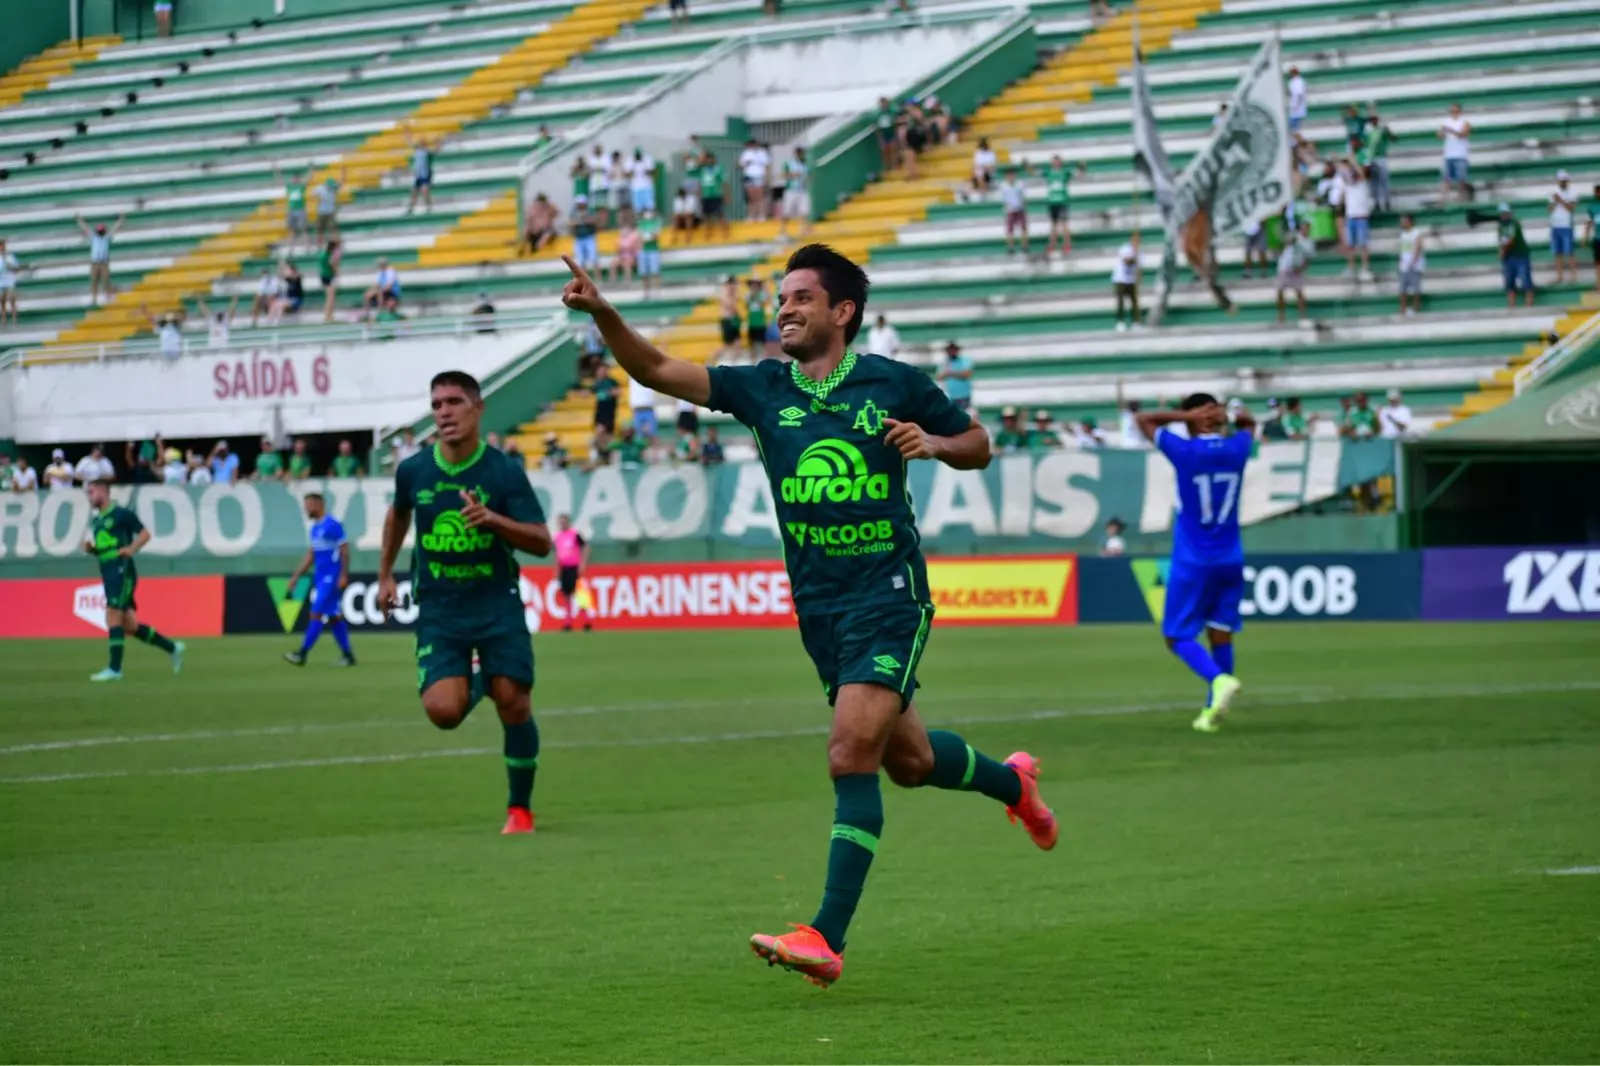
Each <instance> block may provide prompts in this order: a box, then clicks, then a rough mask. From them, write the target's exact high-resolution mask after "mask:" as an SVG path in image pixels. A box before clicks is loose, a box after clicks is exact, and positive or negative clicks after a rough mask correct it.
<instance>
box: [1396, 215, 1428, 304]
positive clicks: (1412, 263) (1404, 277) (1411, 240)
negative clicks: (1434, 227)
mask: <svg viewBox="0 0 1600 1066" xmlns="http://www.w3.org/2000/svg"><path fill="white" fill-rule="evenodd" d="M1427 268H1428V256H1427V254H1426V251H1425V249H1424V248H1423V238H1422V231H1421V230H1419V229H1417V222H1416V220H1415V219H1414V218H1412V217H1411V216H1410V215H1401V216H1400V313H1401V314H1402V315H1405V316H1406V317H1407V318H1409V317H1411V316H1412V315H1415V314H1416V313H1417V312H1418V311H1421V310H1422V274H1423V271H1425V270H1427Z"/></svg>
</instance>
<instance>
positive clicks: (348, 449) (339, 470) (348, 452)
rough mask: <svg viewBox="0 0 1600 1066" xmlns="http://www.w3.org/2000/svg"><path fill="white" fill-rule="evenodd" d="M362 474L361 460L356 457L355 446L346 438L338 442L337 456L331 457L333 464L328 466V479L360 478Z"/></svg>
mask: <svg viewBox="0 0 1600 1066" xmlns="http://www.w3.org/2000/svg"><path fill="white" fill-rule="evenodd" d="M361 474H362V468H361V458H360V456H358V455H356V446H355V445H354V444H351V443H350V441H349V439H348V438H346V439H345V440H342V441H340V442H339V454H338V455H335V456H334V457H333V462H332V463H330V464H328V476H329V477H360V476H361Z"/></svg>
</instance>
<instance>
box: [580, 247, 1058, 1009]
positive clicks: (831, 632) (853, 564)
mask: <svg viewBox="0 0 1600 1066" xmlns="http://www.w3.org/2000/svg"><path fill="white" fill-rule="evenodd" d="M567 267H568V268H569V269H570V270H571V271H572V280H571V281H569V282H568V283H567V287H566V291H565V294H564V296H563V299H564V300H565V302H566V304H567V306H568V307H571V308H573V309H575V310H579V311H583V312H585V313H587V314H589V315H592V316H593V317H594V320H595V322H596V323H598V325H599V327H600V332H601V333H602V334H603V335H604V336H605V340H606V344H607V346H608V347H610V349H611V351H612V352H613V354H614V355H615V357H616V360H617V363H618V364H619V365H620V366H621V367H622V368H623V369H624V370H626V371H627V372H628V373H629V374H630V375H632V376H633V377H634V378H635V379H636V380H637V381H639V382H641V383H642V384H644V385H647V386H649V387H650V388H653V389H655V390H656V391H658V392H664V393H667V394H668V395H670V396H675V397H677V398H679V399H682V400H688V401H689V402H691V403H694V404H697V405H700V406H705V407H710V408H713V409H715V410H719V411H726V412H728V413H729V414H731V415H733V416H734V417H735V418H737V419H738V420H739V421H740V422H742V423H744V424H745V425H747V426H749V427H750V430H751V432H752V433H753V434H754V435H755V438H756V442H757V445H758V447H759V449H760V452H761V457H762V462H763V463H764V464H765V466H766V470H767V477H768V479H769V480H770V482H771V484H772V495H773V500H774V505H775V507H776V509H777V514H778V525H779V528H780V530H781V533H780V534H779V535H780V536H781V537H782V538H783V540H784V549H785V552H784V555H785V560H786V565H787V567H788V570H789V581H790V586H791V588H792V590H793V596H794V605H795V610H796V612H797V613H798V615H799V621H800V639H801V642H802V643H803V644H804V645H805V649H806V652H807V653H808V654H809V655H810V656H811V660H812V662H814V663H815V664H816V667H817V672H818V674H820V675H821V677H822V683H823V687H824V689H825V691H826V692H827V696H828V702H829V703H830V704H832V705H833V708H834V711H833V726H832V731H831V733H830V734H829V737H828V772H829V774H830V776H831V777H832V778H833V790H834V804H835V805H834V823H833V833H832V838H831V841H830V843H829V848H828V874H827V882H826V888H825V889H824V891H823V896H822V906H821V909H820V910H818V912H817V915H816V917H815V918H813V919H812V920H811V924H809V925H798V926H795V927H794V931H793V932H791V933H785V934H783V935H781V936H768V935H764V934H758V935H756V936H754V937H752V938H751V940H750V944H751V947H752V948H753V949H754V950H755V952H756V954H757V955H759V956H761V957H762V958H764V959H766V960H767V961H768V963H769V964H774V965H781V966H783V967H784V968H785V969H791V970H797V971H799V972H800V973H802V974H803V975H805V977H806V978H807V979H808V980H810V981H811V982H813V983H814V984H818V985H822V986H824V987H826V986H827V985H829V984H832V983H833V982H834V981H836V980H837V979H838V978H839V974H840V972H841V971H842V969H843V966H844V958H843V953H844V946H845V931H846V929H847V928H848V927H849V924H850V919H851V916H852V915H853V914H854V913H855V909H856V904H857V902H858V901H859V900H860V898H861V890H862V886H863V885H864V884H865V883H866V878H867V869H868V867H870V866H871V865H872V857H873V855H874V854H876V852H877V850H878V838H879V835H880V834H881V833H882V830H883V798H882V795H881V794H880V792H879V789H878V770H879V769H880V768H881V769H883V770H885V771H887V772H888V774H889V779H890V780H891V781H893V782H894V783H895V784H897V785H901V786H904V787H908V788H915V787H918V786H922V785H932V786H934V787H935V788H947V789H964V790H970V791H975V792H981V793H983V794H984V795H986V796H989V797H991V798H993V799H996V800H999V801H1000V802H1001V803H1003V804H1005V806H1006V809H1007V812H1008V814H1009V815H1010V816H1011V820H1012V821H1013V822H1015V821H1016V820H1017V819H1019V818H1020V819H1021V820H1022V823H1023V825H1024V826H1025V827H1026V828H1027V830H1028V833H1029V835H1030V836H1032V838H1033V841H1034V843H1035V844H1037V845H1038V846H1039V847H1041V848H1045V849H1049V848H1052V847H1054V846H1055V842H1056V820H1055V816H1054V815H1053V814H1051V812H1050V809H1049V808H1048V807H1046V806H1045V805H1044V801H1043V800H1042V799H1041V798H1040V797H1039V786H1038V772H1039V770H1038V763H1037V761H1036V760H1035V759H1034V758H1033V756H1031V755H1029V754H1028V753H1026V752H1017V753H1016V754H1014V755H1012V756H1011V757H1010V758H1009V759H1007V760H1006V761H1005V762H1003V763H1000V762H996V761H995V760H993V759H991V758H989V757H988V756H986V755H983V754H981V753H980V752H977V751H975V750H973V748H972V747H971V746H969V745H968V744H967V743H966V742H965V741H964V740H962V739H961V738H960V737H958V736H956V735H955V734H954V733H948V732H943V731H935V732H932V733H930V732H928V731H927V730H926V729H925V728H924V727H923V725H922V720H921V719H920V718H919V717H918V716H917V712H916V709H915V708H914V707H913V706H912V705H911V699H912V693H913V692H914V691H915V689H916V687H917V680H916V675H917V662H918V660H919V659H921V657H922V652H923V649H924V648H925V647H926V645H927V640H928V629H929V625H930V623H931V622H932V621H933V599H932V596H931V595H930V594H929V591H928V575H927V568H926V567H925V566H924V564H923V560H922V553H921V551H919V550H918V548H917V544H918V537H917V528H916V517H915V515H914V514H913V513H912V509H911V503H910V497H909V495H908V494H907V492H906V485H905V480H906V463H907V461H908V460H911V459H938V460H940V461H941V462H944V463H946V464H948V465H950V466H952V467H955V468H957V469H963V470H974V469H981V468H983V467H985V466H987V465H988V463H989V437H988V434H987V433H986V432H985V431H984V429H983V427H982V426H980V425H979V424H978V423H977V422H975V421H974V420H973V419H972V418H971V417H970V416H969V415H967V414H966V413H965V412H963V411H961V410H959V409H957V408H956V407H955V405H954V404H952V403H951V402H950V400H949V399H948V398H947V397H946V396H945V394H944V393H943V392H941V391H940V390H939V388H938V386H936V385H935V384H934V383H933V381H932V380H931V379H929V378H928V376H927V375H925V374H923V373H922V372H921V371H920V370H918V369H916V368H915V367H912V366H909V365H907V364H905V363H897V362H895V361H893V360H891V359H885V358H882V357H881V356H877V355H871V354H860V355H858V354H857V353H856V352H855V351H853V350H852V349H851V347H850V343H851V342H852V341H853V340H855V337H856V334H857V333H858V332H859V331H860V329H861V321H862V316H863V314H864V312H865V311H866V303H867V276H866V273H865V272H864V271H862V269H861V268H860V267H859V266H857V265H856V264H855V263H852V262H851V261H850V260H849V259H847V258H845V257H844V256H842V255H840V254H839V253H838V252H835V251H834V250H833V249H831V248H828V247H825V246H823V245H818V244H813V245H808V246H806V247H804V248H801V249H799V250H798V251H796V252H795V253H794V255H793V256H791V257H790V259H789V263H788V266H787V268H786V269H785V273H784V278H783V284H782V286H781V288H780V290H779V302H778V317H777V322H778V335H779V342H780V344H781V345H782V347H783V351H784V353H785V354H787V355H789V356H791V357H792V358H793V360H794V362H793V363H784V362H781V361H779V360H776V359H768V360H764V361H763V362H761V363H758V364H757V365H755V366H739V367H732V366H726V367H716V368H712V369H707V368H706V367H704V366H701V365H699V364H697V363H690V362H686V361H684V360H681V359H672V358H668V357H667V356H665V355H663V354H662V353H661V352H659V351H657V350H656V349H655V348H654V347H652V346H651V345H650V343H649V342H648V341H646V340H645V339H644V338H642V337H641V336H639V334H638V333H636V332H634V330H633V329H631V328H630V327H629V326H628V325H627V323H625V322H624V321H623V320H622V317H621V316H620V315H619V314H618V313H617V311H616V309H615V308H613V307H612V306H611V305H610V304H609V303H607V302H606V300H605V299H604V297H602V296H601V295H600V292H599V290H598V289H597V288H596V287H595V284H594V282H593V281H592V280H590V278H589V275H588V274H586V273H584V271H583V270H582V269H581V268H580V267H579V266H578V265H577V264H575V263H573V262H572V260H570V259H569V260H567Z"/></svg>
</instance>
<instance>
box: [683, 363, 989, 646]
mask: <svg viewBox="0 0 1600 1066" xmlns="http://www.w3.org/2000/svg"><path fill="white" fill-rule="evenodd" d="M710 374H711V399H710V402H709V404H708V405H707V406H709V407H711V408H712V409H713V410H717V411H726V412H728V413H729V414H731V415H733V417H734V418H736V419H738V420H739V421H740V422H742V423H744V424H745V425H746V426H749V427H750V430H751V432H752V433H753V434H754V435H755V439H756V444H757V447H758V449H759V451H760V454H761V461H762V463H763V465H764V466H765V467H766V471H767V479H768V480H769V481H770V482H771V484H772V497H773V504H774V507H775V508H776V509H777V514H778V529H779V537H780V538H781V539H782V542H783V548H784V562H785V564H786V565H787V567H788V570H789V585H790V593H791V596H792V598H793V600H794V605H795V609H796V611H798V612H799V613H800V614H802V615H807V614H812V615H815V614H832V613H838V612H842V611H848V610H853V609H856V608H860V607H876V606H880V605H896V604H912V603H929V602H931V596H930V594H929V592H928V576H927V568H926V567H925V566H924V564H923V561H922V552H921V551H920V550H919V549H918V543H919V540H920V538H919V537H918V535H917V524H916V516H915V515H914V514H913V512H912V509H911V497H910V495H909V494H908V492H907V491H906V461H905V460H904V459H903V458H902V457H901V455H900V452H899V451H898V450H897V449H895V448H892V447H890V446H889V445H887V444H885V443H884V437H885V435H886V434H887V433H888V432H889V425H888V423H887V420H888V419H890V418H893V419H896V420H898V421H902V422H915V423H916V424H917V425H919V426H921V427H922V428H923V429H924V430H926V431H927V432H928V433H931V434H935V435H937V436H950V435H953V434H956V433H960V432H962V431H963V430H965V429H966V428H967V427H968V426H969V425H970V424H971V419H970V418H969V417H968V415H967V414H966V412H964V411H961V410H960V409H958V408H957V407H956V406H955V405H954V404H952V403H951V402H950V399H949V397H947V396H946V395H945V394H944V393H943V392H942V391H940V389H939V387H938V386H937V385H936V384H934V382H933V380H932V379H931V378H929V377H928V376H927V375H926V374H924V373H922V371H920V370H918V369H916V368H915V367H913V366H909V365H907V364H905V363H898V362H895V361H894V360H892V359H885V358H883V357H882V356H879V355H856V354H855V353H854V352H850V351H847V352H846V353H845V357H844V361H843V362H841V363H840V364H839V366H838V368H837V369H835V370H834V372H833V373H832V374H830V375H829V376H828V378H827V380H826V381H822V382H815V381H812V380H811V379H810V378H807V377H806V376H805V375H804V374H803V373H802V372H801V370H800V365H799V364H798V363H792V364H790V363H783V362H780V361H778V360H776V359H767V360H763V361H762V362H760V363H758V364H756V365H755V366H721V367H714V368H713V369H712V370H711V371H710Z"/></svg>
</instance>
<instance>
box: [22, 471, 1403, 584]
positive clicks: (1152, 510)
mask: <svg viewBox="0 0 1600 1066" xmlns="http://www.w3.org/2000/svg"><path fill="white" fill-rule="evenodd" d="M1393 469H1394V448H1393V446H1392V445H1391V443H1390V442H1388V441H1360V442H1347V441H1340V440H1337V439H1317V440H1312V441H1286V442H1276V443H1264V444H1262V445H1261V446H1260V447H1259V448H1258V449H1257V454H1256V456H1255V458H1254V459H1253V460H1252V461H1251V463H1250V466H1249V467H1248V468H1247V469H1246V472H1245V482H1244V488H1243V491H1242V494H1241V501H1240V516H1241V519H1242V520H1243V521H1244V522H1245V523H1247V524H1248V523H1251V522H1259V521H1261V520H1263V519H1266V518H1270V517H1272V516H1273V515H1277V514H1283V513H1287V512H1289V511H1293V510H1295V509H1296V508H1299V507H1301V506H1302V505H1304V504H1307V503H1314V502H1316V501H1318V500H1323V499H1327V498H1329V497H1330V496H1333V495H1335V494H1336V493H1339V492H1342V491H1345V490H1347V489H1348V488H1349V487H1350V486H1353V485H1357V484H1361V483H1363V482H1366V481H1370V480H1372V479H1373V478H1375V477H1378V476H1380V475H1382V474H1386V473H1390V472H1392V471H1393ZM529 480H530V481H531V482H532V484H533V487H534V489H535V491H536V492H537V494H538V496H539V498H540V501H541V502H542V503H543V505H544V509H545V512H546V514H548V515H549V516H550V517H551V518H552V519H553V518H554V517H555V516H556V515H559V514H567V515H570V516H572V519H573V523H574V525H575V526H576V527H577V528H578V530H579V531H580V532H581V533H583V535H584V536H585V537H587V538H589V539H591V540H593V541H595V542H596V543H602V544H604V543H624V544H626V543H637V542H640V541H665V542H670V541H675V540H677V541H683V540H691V539H698V540H711V541H716V542H720V543H725V544H730V545H738V546H739V547H741V548H744V549H752V550H755V551H759V552H770V553H771V555H772V557H773V558H778V557H780V556H781V555H782V552H783V549H784V546H783V545H782V544H781V543H780V540H779V529H778V522H777V516H776V513H775V512H774V510H773V504H772V490H771V487H770V485H769V483H768V480H767V475H766V472H765V471H764V470H762V468H761V466H760V464H758V463H735V464H730V465H728V466H722V467H712V468H706V467H700V466H695V465H692V464H691V465H678V464H665V463H663V464H659V465H653V466H646V467H642V468H640V469H637V470H622V469H619V468H616V467H605V468H602V469H600V470H597V471H595V472H593V473H588V474H585V473H580V472H577V471H555V472H537V473H533V474H530V475H529ZM910 485H911V493H912V496H913V497H914V498H915V500H916V504H917V515H918V523H919V530H920V532H921V534H922V537H923V540H924V543H925V545H926V546H927V548H928V551H929V553H930V554H940V553H951V554H975V553H989V552H994V551H997V550H1004V551H1029V552H1034V553H1039V552H1063V551H1067V552H1071V551H1080V552H1092V551H1094V550H1096V549H1097V548H1098V545H1099V542H1100V539H1101V536H1102V532H1103V529H1104V526H1105V523H1106V522H1107V521H1108V520H1109V519H1111V518H1119V519H1121V520H1122V521H1123V523H1125V524H1126V526H1127V528H1128V530H1129V532H1130V533H1135V534H1143V535H1161V534H1165V533H1167V532H1168V531H1169V530H1170V529H1171V526H1172V510H1173V500H1174V481H1173V473H1172V467H1171V465H1170V464H1169V463H1168V462H1167V461H1166V459H1165V458H1163V457H1162V456H1161V455H1159V454H1158V453H1156V452H1154V451H1111V450H1107V451H1054V452H1047V453H1041V454H1032V455H1029V454H1018V455H1008V456H1003V457H1001V458H999V459H997V460H995V462H993V463H992V464H990V466H989V468H988V469H987V470H953V469H951V468H949V467H947V466H944V465H943V464H940V463H928V462H922V463H915V464H913V465H912V467H911V473H910ZM393 488H394V484H393V481H392V479H389V478H376V477H375V478H361V479H355V478H351V479H333V480H319V479H311V480H306V481H297V482H292V483H287V484H285V483H281V482H252V481H246V482H242V483H240V484H236V485H212V486H209V487H206V488H196V487H191V486H171V485H142V486H131V485H118V486H114V487H113V488H112V498H113V499H115V500H116V501H117V502H119V503H122V504H124V505H127V506H129V507H132V508H133V510H134V511H135V512H136V513H137V514H138V515H139V518H140V519H141V520H142V521H143V522H144V524H145V526H146V527H147V528H148V529H149V530H150V532H151V534H152V539H151V541H150V544H149V545H148V547H146V548H145V552H146V553H147V554H148V555H150V556H155V557H178V556H184V557H190V558H197V559H201V560H212V561H215V562H216V564H217V569H218V570H219V572H225V571H226V570H227V569H228V561H229V560H232V559H238V558H240V557H242V556H246V555H262V554H266V555H278V556H288V555H296V554H299V553H301V552H304V551H305V546H306V522H305V518H304V515H303V509H302V504H301V496H303V495H304V494H305V493H307V492H312V491H316V492H321V493H323V494H324V495H325V496H326V499H327V501H328V508H329V510H330V512H331V513H332V514H333V515H334V516H335V517H337V518H339V520H340V521H342V522H343V523H344V527H345V530H346V532H347V533H348V534H349V537H350V541H351V545H352V547H353V548H354V549H355V550H356V551H358V552H359V551H366V552H375V551H377V550H378V549H379V547H380V545H381V540H382V534H383V516H384V512H385V510H386V509H387V507H388V505H389V500H390V498H391V496H392V494H393ZM90 513H91V508H90V506H89V501H88V498H87V497H86V496H85V495H84V493H82V492H81V491H76V490H62V491H55V492H44V493H37V494H5V495H3V496H0V572H7V571H10V572H25V571H26V569H27V563H28V562H29V561H31V560H35V559H40V558H67V557H72V556H76V555H80V554H81V553H82V548H83V540H84V536H85V533H86V531H87V528H88V523H89V518H90ZM407 543H408V546H409V541H408V542H407Z"/></svg>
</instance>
